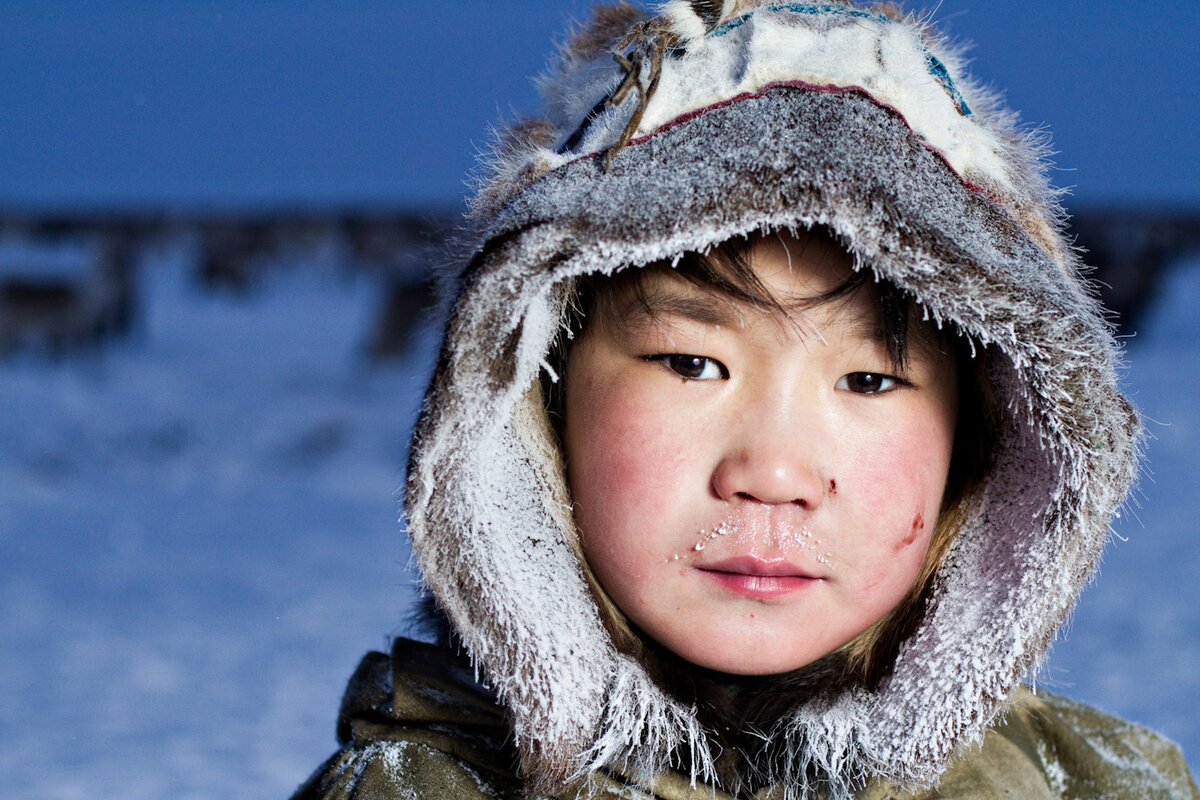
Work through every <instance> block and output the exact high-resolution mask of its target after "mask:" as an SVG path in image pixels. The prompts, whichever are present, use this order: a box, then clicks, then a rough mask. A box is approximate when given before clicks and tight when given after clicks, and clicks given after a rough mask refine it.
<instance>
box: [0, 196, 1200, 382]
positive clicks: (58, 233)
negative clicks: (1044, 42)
mask: <svg viewBox="0 0 1200 800" xmlns="http://www.w3.org/2000/svg"><path fill="white" fill-rule="evenodd" d="M458 219H459V217H458V212H453V211H442V212H427V213H413V212H395V213H386V212H382V211H369V212H368V211H346V212H315V211H314V212H305V211H298V212H262V213H246V214H232V213H231V214H208V215H193V216H189V215H173V214H158V215H156V214H137V213H125V214H121V213H112V214H99V213H97V214H91V215H89V214H78V215H72V214H55V215H22V214H16V213H10V214H3V213H0V357H2V356H4V355H6V354H9V353H13V352H19V351H34V352H41V353H46V354H49V355H51V356H60V355H63V354H65V353H68V352H72V351H76V350H79V349H87V348H94V347H98V346H101V345H102V344H103V343H104V342H105V341H108V340H110V339H112V338H114V337H119V336H121V335H123V334H126V333H128V332H129V331H130V329H131V328H132V327H134V326H135V325H136V321H137V315H138V313H139V309H138V292H137V281H138V275H139V272H140V269H141V264H142V263H143V261H144V260H145V256H146V255H147V253H149V252H152V251H154V250H155V249H157V250H160V251H161V250H162V249H163V248H171V247H176V248H182V250H184V251H185V252H186V253H187V258H188V263H189V264H190V265H191V266H190V267H189V268H190V269H191V270H192V271H193V273H194V278H195V280H196V282H197V284H198V285H200V286H203V287H206V288H208V289H210V290H212V291H227V292H233V293H247V292H251V291H253V290H254V288H255V287H256V286H257V285H259V284H260V283H261V282H262V281H263V279H264V278H265V276H266V275H267V274H268V273H270V272H271V271H273V270H281V269H298V268H305V267H310V266H316V265H323V266H326V267H332V268H334V269H338V270H345V271H349V272H355V273H359V274H363V275H366V276H368V277H369V278H370V279H371V280H372V281H374V282H376V284H377V286H378V291H379V307H378V311H377V313H376V319H375V324H374V327H373V330H372V331H371V333H370V335H369V337H368V340H367V341H364V342H363V348H364V351H365V352H366V353H367V354H368V355H369V356H370V357H372V358H376V359H388V358H395V357H399V356H402V355H404V354H405V353H406V352H408V349H409V346H410V343H411V341H412V338H413V334H414V331H415V330H416V329H417V327H418V325H419V323H420V322H421V320H422V319H423V318H424V316H425V314H426V312H427V311H428V310H429V307H430V306H431V304H432V303H433V297H434V291H433V283H434V281H433V266H434V265H435V264H436V263H437V260H438V259H440V258H442V257H443V255H442V251H441V249H440V244H441V243H442V242H444V240H445V239H446V237H447V236H449V235H450V234H451V233H452V232H453V231H454V229H455V227H456V225H457V223H458ZM1071 233H1072V235H1073V236H1074V238H1075V242H1076V244H1077V246H1079V247H1080V248H1082V249H1083V250H1084V251H1085V254H1084V260H1085V262H1086V263H1087V264H1088V265H1090V266H1092V267H1094V268H1095V269H1094V272H1093V273H1092V274H1091V276H1090V277H1091V278H1092V279H1093V280H1094V281H1095V282H1096V283H1097V285H1098V288H1099V290H1100V294H1101V297H1102V299H1103V300H1104V303H1105V305H1106V306H1107V307H1108V308H1109V309H1110V310H1111V311H1112V312H1114V313H1115V314H1116V318H1115V321H1116V323H1117V324H1118V326H1119V327H1120V328H1121V330H1122V331H1123V332H1130V331H1133V330H1136V329H1137V326H1138V323H1139V316H1140V314H1141V313H1142V312H1143V311H1144V310H1145V309H1146V307H1147V305H1148V303H1149V302H1150V301H1151V300H1152V299H1153V297H1154V295H1155V291H1156V288H1157V286H1158V283H1159V280H1160V278H1161V276H1162V274H1163V273H1164V272H1165V271H1166V270H1167V269H1169V268H1170V267H1171V265H1172V264H1174V263H1176V262H1178V261H1181V260H1182V259H1184V258H1185V257H1187V256H1188V255H1189V254H1192V253H1195V252H1200V210H1198V211H1151V210H1135V209H1129V208H1111V209H1102V210H1099V209H1098V210H1082V211H1078V212H1076V214H1075V215H1074V217H1073V219H1072V222H1071Z"/></svg>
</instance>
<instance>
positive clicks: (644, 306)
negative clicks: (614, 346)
mask: <svg viewBox="0 0 1200 800" xmlns="http://www.w3.org/2000/svg"><path fill="white" fill-rule="evenodd" d="M692 291H693V292H695V291H696V290H695V289H693V290H692ZM623 306H624V307H623V308H622V309H621V313H620V316H621V317H623V318H624V319H625V320H626V321H633V320H635V319H637V318H639V317H646V318H649V319H657V318H660V317H678V318H680V319H684V320H689V321H691V322H697V323H700V324H701V325H712V326H722V325H726V326H729V325H735V324H738V323H740V321H741V315H740V314H739V312H738V310H737V307H736V301H734V300H731V299H725V298H722V297H719V296H717V295H715V294H713V293H711V292H704V293H703V294H692V293H689V292H687V291H686V290H685V291H680V290H678V289H675V288H668V287H663V286H655V287H653V288H652V289H649V290H647V291H645V292H642V293H638V294H634V295H633V296H630V297H629V298H628V299H627V301H626V302H625V303H624V304H623Z"/></svg>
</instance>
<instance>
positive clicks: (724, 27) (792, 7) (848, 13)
mask: <svg viewBox="0 0 1200 800" xmlns="http://www.w3.org/2000/svg"><path fill="white" fill-rule="evenodd" d="M757 11H794V12H795V13H797V14H832V15H839V16H845V17H865V18H866V19H877V20H879V21H880V22H891V20H890V19H888V18H887V17H885V16H883V15H882V14H872V13H871V12H869V11H857V10H855V9H853V8H846V7H845V6H830V5H817V4H816V3H780V4H779V5H774V6H764V7H762V8H760V9H756V11H751V12H749V13H747V14H742V15H741V16H740V17H734V18H733V19H731V20H729V21H727V22H723V23H721V24H720V25H718V26H717V27H715V28H713V29H712V31H711V32H710V33H709V34H708V36H709V38H716V37H718V36H724V35H725V34H727V33H729V32H730V31H731V30H733V29H734V28H740V27H741V26H742V25H744V24H746V20H748V19H750V17H752V16H754V14H755V13H757Z"/></svg>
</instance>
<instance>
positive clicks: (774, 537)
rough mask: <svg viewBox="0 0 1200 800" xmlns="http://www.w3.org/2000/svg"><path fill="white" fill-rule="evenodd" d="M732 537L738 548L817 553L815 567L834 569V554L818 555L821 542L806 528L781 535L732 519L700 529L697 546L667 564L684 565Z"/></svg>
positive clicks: (676, 554)
mask: <svg viewBox="0 0 1200 800" xmlns="http://www.w3.org/2000/svg"><path fill="white" fill-rule="evenodd" d="M726 537H732V541H734V542H736V543H739V544H749V545H751V546H753V545H763V544H765V545H768V546H770V547H772V548H776V549H778V550H780V551H781V552H782V553H784V554H786V553H791V552H797V551H800V552H803V551H810V552H814V553H817V555H816V561H817V563H819V564H821V565H823V566H825V567H828V568H831V569H832V568H833V561H832V557H833V554H832V553H830V552H828V551H826V552H824V553H818V552H817V551H818V550H819V548H820V546H821V544H822V542H821V540H820V539H818V538H816V537H814V536H813V535H812V531H810V530H809V529H808V526H807V525H801V526H800V528H799V529H798V530H792V529H789V530H788V531H786V532H784V533H780V532H778V531H775V530H771V529H769V528H766V527H764V526H762V525H761V524H758V523H757V522H751V523H750V524H743V523H742V522H739V521H737V520H735V519H727V520H724V521H722V522H720V523H719V524H717V525H714V526H713V527H711V528H703V529H701V530H700V531H699V532H698V538H697V539H696V542H695V543H694V544H692V545H691V546H690V547H688V548H687V549H685V550H681V551H679V552H677V553H672V554H671V555H670V556H669V557H668V558H667V559H666V561H667V562H668V563H670V562H675V561H687V560H688V559H690V558H692V557H693V556H694V555H696V554H697V553H702V552H704V549H705V547H706V546H707V545H708V544H709V543H710V542H713V541H715V540H717V539H723V538H726Z"/></svg>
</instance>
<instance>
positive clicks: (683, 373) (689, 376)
mask: <svg viewBox="0 0 1200 800" xmlns="http://www.w3.org/2000/svg"><path fill="white" fill-rule="evenodd" d="M646 360H647V361H661V362H662V363H663V364H664V365H666V367H667V368H668V369H669V370H671V371H672V372H674V373H675V374H676V375H678V376H680V377H681V378H685V379H686V380H689V381H716V380H723V379H725V378H728V377H729V370H727V369H725V366H724V365H723V364H722V363H721V362H720V361H717V360H716V359H713V358H708V357H706V356H689V355H684V354H682V353H663V354H661V355H655V356H647V357H646Z"/></svg>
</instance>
